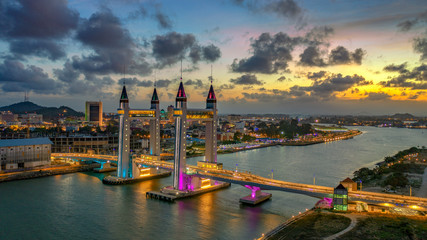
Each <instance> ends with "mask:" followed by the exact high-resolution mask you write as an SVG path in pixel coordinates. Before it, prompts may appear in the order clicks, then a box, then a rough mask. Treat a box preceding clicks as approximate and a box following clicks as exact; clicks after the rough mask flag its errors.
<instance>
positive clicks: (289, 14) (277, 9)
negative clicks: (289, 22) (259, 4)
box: [265, 0, 302, 18]
mask: <svg viewBox="0 0 427 240" xmlns="http://www.w3.org/2000/svg"><path fill="white" fill-rule="evenodd" d="M265 10H267V11H269V12H273V13H276V14H277V15H278V16H281V17H284V18H297V17H299V16H301V15H302V9H301V8H300V6H298V4H297V3H296V2H295V1H293V0H278V1H273V2H271V3H269V4H268V5H266V6H265Z"/></svg>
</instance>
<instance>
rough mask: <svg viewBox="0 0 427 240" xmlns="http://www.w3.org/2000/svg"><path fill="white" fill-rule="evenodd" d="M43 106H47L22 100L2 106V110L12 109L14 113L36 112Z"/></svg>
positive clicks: (0, 108) (0, 109)
mask: <svg viewBox="0 0 427 240" xmlns="http://www.w3.org/2000/svg"><path fill="white" fill-rule="evenodd" d="M42 108H45V107H42V106H40V105H37V104H35V103H32V102H20V103H14V104H12V105H9V106H5V107H0V111H11V112H13V113H17V114H19V113H25V112H34V111H36V110H39V109H42Z"/></svg>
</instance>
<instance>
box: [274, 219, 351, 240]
mask: <svg viewBox="0 0 427 240" xmlns="http://www.w3.org/2000/svg"><path fill="white" fill-rule="evenodd" d="M350 222H351V220H350V219H349V218H346V217H343V216H340V215H335V214H325V213H313V214H310V215H308V216H306V217H303V218H302V219H300V220H298V221H296V222H295V223H293V224H292V225H290V226H288V227H286V228H285V229H284V230H282V231H281V232H280V233H279V234H277V235H275V236H274V237H273V238H271V239H279V238H280V239H322V238H324V237H327V236H330V235H332V234H335V233H337V232H340V231H342V230H344V229H345V228H347V227H348V225H350Z"/></svg>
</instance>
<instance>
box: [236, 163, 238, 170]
mask: <svg viewBox="0 0 427 240" xmlns="http://www.w3.org/2000/svg"><path fill="white" fill-rule="evenodd" d="M237 166H238V164H237V163H236V172H237Z"/></svg>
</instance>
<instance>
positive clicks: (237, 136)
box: [233, 131, 242, 142]
mask: <svg viewBox="0 0 427 240" xmlns="http://www.w3.org/2000/svg"><path fill="white" fill-rule="evenodd" d="M241 137H242V133H240V132H239V131H237V132H235V133H234V136H233V140H234V141H238V142H240V138H241Z"/></svg>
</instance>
